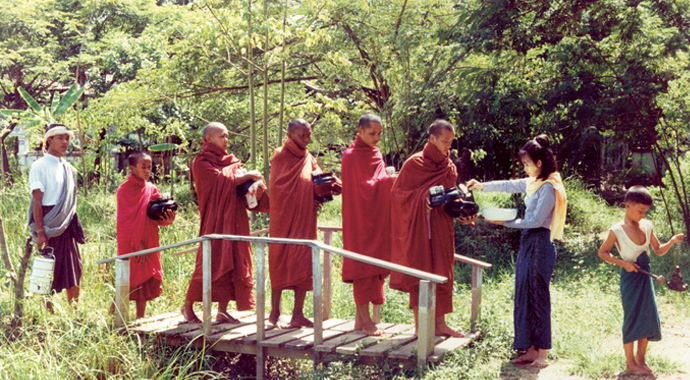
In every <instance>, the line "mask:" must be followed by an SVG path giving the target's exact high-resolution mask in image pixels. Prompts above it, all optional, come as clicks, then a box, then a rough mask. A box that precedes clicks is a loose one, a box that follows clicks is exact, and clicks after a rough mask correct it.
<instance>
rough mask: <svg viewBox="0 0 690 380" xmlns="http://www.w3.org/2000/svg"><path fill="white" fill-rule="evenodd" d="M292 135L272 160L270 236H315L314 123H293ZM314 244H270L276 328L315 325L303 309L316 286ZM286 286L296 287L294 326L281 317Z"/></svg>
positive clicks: (315, 168)
mask: <svg viewBox="0 0 690 380" xmlns="http://www.w3.org/2000/svg"><path fill="white" fill-rule="evenodd" d="M287 136H288V139H287V140H286V141H285V144H284V145H283V146H282V147H280V148H278V149H276V150H275V152H274V153H273V158H272V159H271V180H270V184H269V186H268V187H269V189H271V194H272V195H271V196H272V197H273V199H272V201H271V221H270V225H269V229H270V232H269V234H270V236H271V237H281V238H291V239H316V237H317V235H316V233H317V231H316V213H317V211H318V208H319V207H320V206H321V204H320V203H319V202H318V201H316V200H315V199H314V191H315V189H314V184H313V182H312V172H313V171H315V170H321V169H320V168H319V165H318V164H317V163H316V159H315V158H314V157H313V156H312V155H311V153H309V151H308V150H307V145H308V144H309V141H311V126H310V125H309V123H307V122H306V121H305V120H303V119H292V120H290V123H289V124H288V133H287ZM311 265H312V262H311V248H310V247H307V246H303V245H293V244H289V245H288V244H269V247H268V268H269V272H270V277H271V314H270V315H269V317H268V321H269V322H270V323H272V324H273V325H275V326H276V327H277V328H287V327H301V326H304V327H311V326H313V325H314V324H313V323H312V321H310V320H309V319H307V318H306V317H305V316H304V313H303V307H304V299H305V297H306V295H307V291H309V290H312V289H313V284H312V278H313V277H312V270H311ZM283 290H294V291H295V305H294V309H293V311H292V319H291V320H290V322H289V324H288V323H285V322H284V321H282V320H281V319H280V298H281V296H282V293H283Z"/></svg>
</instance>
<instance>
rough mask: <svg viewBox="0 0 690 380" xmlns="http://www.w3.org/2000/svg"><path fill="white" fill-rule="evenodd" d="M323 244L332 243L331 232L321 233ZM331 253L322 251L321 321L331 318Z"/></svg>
mask: <svg viewBox="0 0 690 380" xmlns="http://www.w3.org/2000/svg"><path fill="white" fill-rule="evenodd" d="M323 242H324V243H326V244H327V245H333V244H331V243H332V242H333V231H330V230H326V231H324V232H323ZM331 257H332V256H331V253H330V252H328V251H323V320H324V321H325V320H327V319H330V318H331V268H332V261H333V260H332V259H331Z"/></svg>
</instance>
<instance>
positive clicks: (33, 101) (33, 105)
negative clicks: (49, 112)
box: [17, 87, 43, 114]
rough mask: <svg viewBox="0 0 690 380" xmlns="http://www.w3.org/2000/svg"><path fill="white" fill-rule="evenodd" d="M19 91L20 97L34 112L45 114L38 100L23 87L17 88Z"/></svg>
mask: <svg viewBox="0 0 690 380" xmlns="http://www.w3.org/2000/svg"><path fill="white" fill-rule="evenodd" d="M17 91H19V95H21V96H22V98H23V99H24V100H25V101H26V102H27V103H28V104H29V107H31V108H33V110H34V111H36V112H37V113H39V114H41V113H43V107H41V105H40V104H38V102H37V101H36V99H34V98H33V97H32V96H31V95H29V93H28V92H26V91H25V90H24V89H23V88H21V87H17Z"/></svg>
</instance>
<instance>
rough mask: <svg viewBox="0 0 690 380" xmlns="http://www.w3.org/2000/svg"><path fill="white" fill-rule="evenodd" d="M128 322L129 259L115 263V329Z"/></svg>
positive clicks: (118, 260)
mask: <svg viewBox="0 0 690 380" xmlns="http://www.w3.org/2000/svg"><path fill="white" fill-rule="evenodd" d="M128 321H129V259H124V260H121V259H117V260H116V261H115V327H124V326H125V325H126V324H127V322H128Z"/></svg>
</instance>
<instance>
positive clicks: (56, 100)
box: [50, 91, 60, 114]
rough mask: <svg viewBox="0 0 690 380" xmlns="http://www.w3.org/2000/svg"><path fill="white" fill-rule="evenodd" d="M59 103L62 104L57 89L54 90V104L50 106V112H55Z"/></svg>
mask: <svg viewBox="0 0 690 380" xmlns="http://www.w3.org/2000/svg"><path fill="white" fill-rule="evenodd" d="M58 104H60V93H59V92H57V91H55V92H53V104H52V105H51V106H50V112H52V113H53V114H54V113H55V110H56V109H57V107H58Z"/></svg>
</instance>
